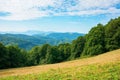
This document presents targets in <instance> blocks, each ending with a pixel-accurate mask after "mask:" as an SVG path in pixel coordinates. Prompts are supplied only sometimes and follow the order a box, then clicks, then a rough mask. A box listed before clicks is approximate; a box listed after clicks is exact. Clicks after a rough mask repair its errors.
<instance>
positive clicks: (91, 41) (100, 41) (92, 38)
mask: <svg viewBox="0 0 120 80" xmlns="http://www.w3.org/2000/svg"><path fill="white" fill-rule="evenodd" d="M104 36H105V31H104V26H103V25H102V24H98V25H97V26H96V27H93V28H92V29H91V30H90V31H89V33H88V34H87V35H86V43H85V47H84V51H83V53H82V56H92V55H98V54H101V53H103V52H105V50H104V47H105V41H104V38H105V37H104Z"/></svg>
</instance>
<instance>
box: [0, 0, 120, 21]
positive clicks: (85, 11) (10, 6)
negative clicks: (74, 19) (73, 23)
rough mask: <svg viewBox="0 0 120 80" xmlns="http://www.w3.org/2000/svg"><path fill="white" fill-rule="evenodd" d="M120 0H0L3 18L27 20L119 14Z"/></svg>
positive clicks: (1, 17) (0, 17) (0, 10)
mask: <svg viewBox="0 0 120 80" xmlns="http://www.w3.org/2000/svg"><path fill="white" fill-rule="evenodd" d="M116 4H120V0H0V12H8V13H10V14H9V15H8V16H0V19H3V20H29V19H34V18H39V17H44V16H50V15H54V16H60V15H71V16H74V15H79V16H83V15H97V14H119V13H120V9H117V8H116Z"/></svg>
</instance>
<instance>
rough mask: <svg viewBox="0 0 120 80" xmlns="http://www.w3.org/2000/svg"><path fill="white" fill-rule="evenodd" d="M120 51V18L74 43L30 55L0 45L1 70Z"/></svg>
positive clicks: (37, 49)
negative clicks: (119, 49)
mask: <svg viewBox="0 0 120 80" xmlns="http://www.w3.org/2000/svg"><path fill="white" fill-rule="evenodd" d="M118 48H120V17H119V18H115V19H111V20H110V21H109V22H108V23H107V24H106V25H102V24H98V25H97V26H95V27H93V28H92V29H91V30H90V31H89V33H88V34H86V35H85V36H80V37H78V38H77V39H76V40H73V41H72V43H64V44H59V45H57V46H51V45H49V44H44V45H42V46H35V47H33V48H32V49H31V50H29V51H26V50H24V49H21V48H19V47H18V46H15V45H8V46H4V45H3V44H2V43H0V69H4V68H15V67H24V66H33V65H39V64H52V63H58V62H63V61H68V60H73V59H77V58H81V57H86V56H94V55H99V54H102V53H104V52H108V51H111V50H115V49H118Z"/></svg>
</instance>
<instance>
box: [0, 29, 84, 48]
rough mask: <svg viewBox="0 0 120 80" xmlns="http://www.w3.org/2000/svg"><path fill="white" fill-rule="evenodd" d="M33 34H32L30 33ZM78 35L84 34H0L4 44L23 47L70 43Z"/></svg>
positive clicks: (0, 40)
mask: <svg viewBox="0 0 120 80" xmlns="http://www.w3.org/2000/svg"><path fill="white" fill-rule="evenodd" d="M30 34H31V35H30ZM78 36H84V34H80V33H55V32H51V33H47V32H46V33H45V32H44V33H41V32H37V31H36V32H35V31H34V32H33V33H32V31H31V32H29V33H28V32H27V33H23V34H17V33H14V34H11V33H4V34H0V42H2V43H3V44H4V45H11V44H12V45H18V46H19V47H20V48H23V49H31V48H32V47H34V46H37V45H43V44H46V43H48V44H51V45H58V44H60V43H69V42H71V41H72V40H73V39H76V38H77V37H78Z"/></svg>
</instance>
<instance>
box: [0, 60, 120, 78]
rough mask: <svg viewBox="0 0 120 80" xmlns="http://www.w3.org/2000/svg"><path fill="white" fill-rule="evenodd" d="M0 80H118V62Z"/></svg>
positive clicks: (53, 70) (119, 75)
mask: <svg viewBox="0 0 120 80" xmlns="http://www.w3.org/2000/svg"><path fill="white" fill-rule="evenodd" d="M0 80H120V62H117V63H115V62H114V63H109V64H102V65H100V64H93V65H86V66H80V67H79V66H78V67H73V68H64V69H51V70H49V71H48V72H45V73H40V74H28V75H19V76H10V77H3V78H0Z"/></svg>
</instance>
